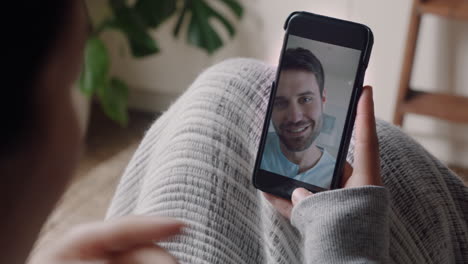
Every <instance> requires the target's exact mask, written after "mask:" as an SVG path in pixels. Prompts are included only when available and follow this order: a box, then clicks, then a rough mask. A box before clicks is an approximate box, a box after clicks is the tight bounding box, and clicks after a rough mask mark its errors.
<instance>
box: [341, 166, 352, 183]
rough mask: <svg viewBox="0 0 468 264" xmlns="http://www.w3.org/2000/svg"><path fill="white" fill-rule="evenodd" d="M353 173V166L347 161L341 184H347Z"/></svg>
mask: <svg viewBox="0 0 468 264" xmlns="http://www.w3.org/2000/svg"><path fill="white" fill-rule="evenodd" d="M352 174H353V167H351V165H350V164H349V163H348V162H347V161H346V162H345V165H344V168H343V177H342V178H341V186H345V185H346V182H347V181H348V179H349V178H350V177H351V175H352Z"/></svg>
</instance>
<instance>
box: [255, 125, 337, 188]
mask: <svg viewBox="0 0 468 264" xmlns="http://www.w3.org/2000/svg"><path fill="white" fill-rule="evenodd" d="M335 163H336V160H335V159H334V158H333V157H332V156H331V155H330V154H329V153H328V152H326V151H323V154H322V157H321V158H320V160H319V161H318V162H317V164H315V166H314V167H312V168H310V169H309V170H307V171H304V172H302V173H300V174H298V171H299V165H297V164H295V163H293V162H291V161H289V160H288V159H287V158H286V157H285V156H284V154H283V152H282V151H281V148H280V142H279V137H278V135H277V134H276V133H275V132H269V133H268V135H267V139H266V143H265V150H264V151H263V157H262V163H261V165H260V168H261V169H263V170H267V171H271V172H273V173H276V174H280V175H283V176H287V177H290V178H293V179H295V180H298V181H303V182H306V183H309V184H313V185H316V186H319V187H322V188H326V189H329V188H330V185H331V181H332V178H333V170H334V168H335Z"/></svg>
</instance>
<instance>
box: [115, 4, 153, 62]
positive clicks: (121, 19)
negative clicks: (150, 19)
mask: <svg viewBox="0 0 468 264" xmlns="http://www.w3.org/2000/svg"><path fill="white" fill-rule="evenodd" d="M110 6H111V8H112V11H113V12H114V18H113V20H112V21H111V23H110V24H112V26H113V27H114V28H115V29H117V30H120V31H121V32H123V33H124V34H125V36H126V37H127V39H128V42H129V45H130V49H131V51H132V55H133V56H135V57H137V58H139V57H144V56H148V55H152V54H155V53H158V52H159V47H158V46H157V44H156V41H155V40H154V39H153V38H152V37H151V35H150V34H149V33H148V29H147V25H146V23H145V21H144V19H143V18H142V17H141V16H140V14H139V13H138V12H137V11H136V9H134V8H132V7H130V6H128V5H127V4H126V3H125V1H123V0H110Z"/></svg>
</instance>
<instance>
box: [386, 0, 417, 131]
mask: <svg viewBox="0 0 468 264" xmlns="http://www.w3.org/2000/svg"><path fill="white" fill-rule="evenodd" d="M418 4H419V0H414V1H413V6H412V8H411V15H410V22H409V28H408V35H407V39H406V48H405V54H404V57H403V65H402V69H401V74H400V85H399V89H398V97H397V101H396V105H395V112H394V116H393V123H394V124H395V125H398V126H401V125H402V124H403V121H404V115H405V112H404V111H403V109H402V106H403V103H404V102H405V100H406V98H407V95H408V93H409V92H410V86H409V85H410V81H411V73H412V71H413V64H414V56H415V53H416V44H417V40H418V34H419V26H420V24H421V13H420V12H419V11H418Z"/></svg>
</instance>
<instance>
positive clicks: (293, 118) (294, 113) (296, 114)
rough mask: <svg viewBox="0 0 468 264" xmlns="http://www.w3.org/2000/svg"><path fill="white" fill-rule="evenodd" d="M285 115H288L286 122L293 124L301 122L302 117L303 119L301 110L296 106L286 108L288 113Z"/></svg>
mask: <svg viewBox="0 0 468 264" xmlns="http://www.w3.org/2000/svg"><path fill="white" fill-rule="evenodd" d="M287 114H288V116H287V120H288V121H289V122H293V123H297V122H299V121H301V120H302V117H303V113H302V109H301V108H300V107H299V106H298V105H296V104H291V105H290V106H289V107H288V113H287Z"/></svg>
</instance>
